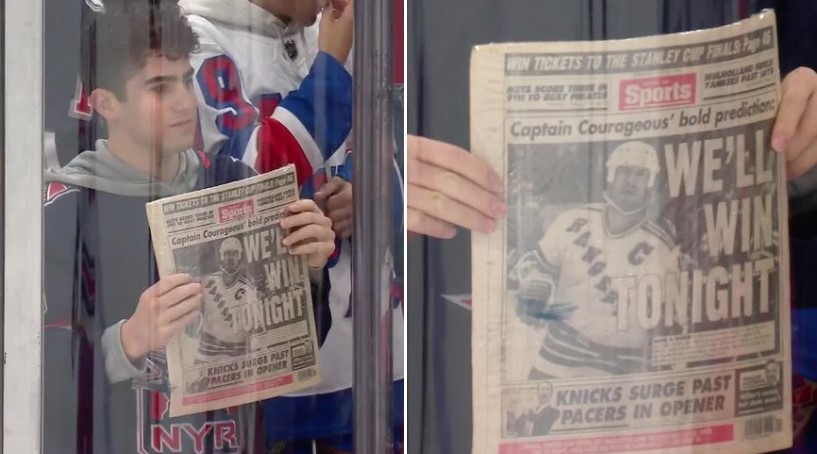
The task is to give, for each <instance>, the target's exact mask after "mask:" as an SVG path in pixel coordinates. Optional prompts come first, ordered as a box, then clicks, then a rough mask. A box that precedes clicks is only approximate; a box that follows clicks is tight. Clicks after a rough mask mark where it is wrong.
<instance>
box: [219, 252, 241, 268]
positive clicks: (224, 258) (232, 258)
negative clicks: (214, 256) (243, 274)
mask: <svg viewBox="0 0 817 454" xmlns="http://www.w3.org/2000/svg"><path fill="white" fill-rule="evenodd" d="M221 268H222V269H223V270H224V271H226V272H228V273H230V274H233V273H235V272H236V271H238V270H239V269H240V268H241V251H237V250H235V249H228V250H226V251H224V252H222V253H221Z"/></svg>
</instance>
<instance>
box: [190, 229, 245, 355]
mask: <svg viewBox="0 0 817 454" xmlns="http://www.w3.org/2000/svg"><path fill="white" fill-rule="evenodd" d="M243 256H244V248H243V246H242V245H241V241H240V240H239V239H238V238H236V237H229V238H226V239H224V240H223V241H221V243H220V245H219V248H218V264H219V270H218V271H216V272H214V273H212V274H210V275H208V276H206V277H205V279H204V280H203V282H202V285H203V291H204V304H203V306H202V309H201V322H200V329H199V330H197V331H198V332H197V333H196V334H197V337H198V342H199V348H198V354H197V355H196V362H199V363H206V362H211V361H214V360H219V359H233V358H236V357H237V356H239V355H243V354H246V353H247V352H248V350H249V345H248V344H247V342H248V335H247V332H246V331H245V330H243V329H236V325H235V324H236V323H239V321H238V320H236V319H235V317H234V315H233V314H234V313H235V311H234V309H235V308H237V307H238V306H240V305H244V304H247V303H248V302H249V301H252V300H257V299H258V295H257V293H256V289H255V286H254V285H253V283H252V282H251V281H250V279H249V278H248V276H247V275H246V273H245V272H244V265H243Z"/></svg>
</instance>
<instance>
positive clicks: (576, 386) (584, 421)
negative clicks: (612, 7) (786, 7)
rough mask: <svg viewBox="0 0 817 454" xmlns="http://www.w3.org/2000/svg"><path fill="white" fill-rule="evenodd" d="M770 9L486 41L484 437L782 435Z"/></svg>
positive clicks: (705, 443)
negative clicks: (496, 192) (702, 25)
mask: <svg viewBox="0 0 817 454" xmlns="http://www.w3.org/2000/svg"><path fill="white" fill-rule="evenodd" d="M778 85H779V69H778V59H777V45H776V34H775V20H774V14H773V13H771V12H768V13H764V14H762V15H758V16H755V17H752V18H750V19H747V20H745V21H742V22H739V23H736V24H733V25H730V26H726V27H721V28H717V29H711V30H704V31H698V32H693V33H685V34H678V35H665V36H656V37H647V38H639V39H630V40H618V41H596V42H570V43H569V42H554V43H519V44H493V45H486V46H478V47H476V48H475V49H474V51H473V55H472V61H471V106H472V107H471V109H472V110H471V146H472V149H473V151H474V153H476V154H478V155H480V156H482V157H483V158H485V159H487V161H488V162H489V163H490V164H491V165H492V166H493V167H494V168H495V169H497V170H498V171H499V172H500V174H501V175H503V177H504V181H505V195H506V197H507V201H508V206H509V210H508V211H509V214H508V217H507V220H506V221H505V222H503V223H502V225H501V226H500V228H499V229H498V230H497V232H495V233H494V234H491V235H489V236H477V235H475V236H474V237H473V238H474V239H473V263H474V265H473V292H474V301H473V375H474V447H475V449H474V452H477V453H502V454H511V453H519V454H522V453H526V454H529V453H549V454H557V453H564V454H569V453H570V454H572V453H618V452H639V453H657V452H661V453H671V452H672V453H674V452H677V453H693V452H694V453H698V452H704V453H709V452H712V453H735V452H745V453H750V452H757V453H759V452H767V451H770V450H774V449H780V448H784V447H787V446H790V445H791V430H792V428H791V417H790V415H791V408H790V395H791V387H790V375H791V364H790V361H789V356H790V355H789V351H790V341H789V335H790V334H789V330H790V328H789V325H790V320H789V298H788V268H787V266H788V238H787V205H786V203H787V201H786V186H785V176H784V168H783V167H784V162H783V160H781V159H779V158H778V157H777V155H776V154H775V153H774V152H773V151H772V150H771V148H770V146H769V142H770V132H771V127H772V122H773V119H774V115H775V111H776V109H777V103H778Z"/></svg>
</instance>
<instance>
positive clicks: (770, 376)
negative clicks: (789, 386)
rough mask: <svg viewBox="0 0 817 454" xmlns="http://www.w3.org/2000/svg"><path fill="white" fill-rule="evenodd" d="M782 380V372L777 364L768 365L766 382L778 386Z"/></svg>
mask: <svg viewBox="0 0 817 454" xmlns="http://www.w3.org/2000/svg"><path fill="white" fill-rule="evenodd" d="M779 378H780V372H779V369H778V367H777V364H774V363H771V364H767V365H766V381H767V382H768V383H771V384H777V381H778V379H779Z"/></svg>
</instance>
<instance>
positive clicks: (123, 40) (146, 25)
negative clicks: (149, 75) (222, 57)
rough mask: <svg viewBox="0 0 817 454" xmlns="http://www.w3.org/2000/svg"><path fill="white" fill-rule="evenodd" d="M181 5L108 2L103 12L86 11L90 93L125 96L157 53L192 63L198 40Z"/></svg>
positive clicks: (149, 0)
mask: <svg viewBox="0 0 817 454" xmlns="http://www.w3.org/2000/svg"><path fill="white" fill-rule="evenodd" d="M177 3H178V2H177V0H106V1H105V8H104V10H103V11H90V10H88V11H86V14H85V15H84V17H83V25H82V38H81V39H82V41H81V44H80V58H81V61H80V75H81V77H82V83H83V86H84V87H85V92H86V93H88V94H90V93H91V92H93V91H94V90H95V89H97V88H104V89H107V90H110V91H112V92H113V93H114V94H115V95H116V96H117V97H118V98H120V99H124V97H125V83H126V82H127V80H128V78H129V77H130V75H131V74H132V73H133V72H135V71H138V70H139V69H141V68H142V67H143V66H144V65H145V62H146V60H147V58H148V56H150V55H151V54H155V55H161V56H163V57H165V58H167V59H169V60H178V59H180V58H187V56H188V55H190V53H192V52H194V51H196V50H197V49H198V38H197V37H196V35H195V34H194V33H193V29H192V28H191V27H190V24H189V23H188V22H187V18H185V17H184V15H183V14H182V11H181V9H180V8H179V5H178V4H177Z"/></svg>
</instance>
